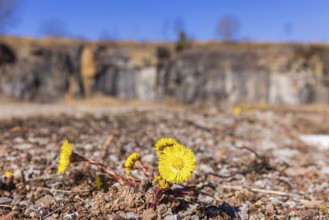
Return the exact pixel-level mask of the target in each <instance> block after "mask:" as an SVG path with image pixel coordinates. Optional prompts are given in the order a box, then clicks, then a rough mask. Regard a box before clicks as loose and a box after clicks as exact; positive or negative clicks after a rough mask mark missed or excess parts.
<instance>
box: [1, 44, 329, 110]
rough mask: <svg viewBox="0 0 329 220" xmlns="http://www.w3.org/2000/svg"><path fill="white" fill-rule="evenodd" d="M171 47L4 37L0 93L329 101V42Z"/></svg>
mask: <svg viewBox="0 0 329 220" xmlns="http://www.w3.org/2000/svg"><path fill="white" fill-rule="evenodd" d="M173 48H174V45H171V44H155V43H153V44H152V43H144V44H137V43H135V44H134V43H130V44H128V43H90V42H74V43H72V42H69V43H58V42H57V43H56V44H55V43H49V42H48V44H45V43H44V42H41V40H30V41H29V43H26V42H25V41H23V40H22V39H16V41H13V40H12V39H10V38H1V39H0V94H3V95H7V96H10V97H14V98H17V99H27V100H35V101H45V102H49V101H54V100H57V99H60V98H63V97H64V96H65V95H68V94H69V95H72V96H75V97H85V96H89V95H93V94H96V93H101V94H104V95H109V96H114V97H118V98H122V99H142V100H156V99H157V100H158V99H160V100H161V99H163V98H165V97H173V98H176V99H178V100H180V101H182V102H186V103H193V102H232V103H236V102H248V103H269V104H299V103H328V101H329V72H328V71H329V66H328V64H329V47H328V46H327V45H302V44H256V43H255V44H252V43H236V44H223V43H222V44H220V43H212V44H210V43H209V44H200V43H195V44H193V45H192V46H191V47H190V48H188V49H185V50H184V51H182V52H175V50H174V49H173ZM84 53H85V54H87V55H88V56H87V55H83V54H84ZM83 57H87V58H88V59H87V58H83ZM91 59H93V60H91ZM87 70H88V71H87Z"/></svg>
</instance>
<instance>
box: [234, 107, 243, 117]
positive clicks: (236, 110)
mask: <svg viewBox="0 0 329 220" xmlns="http://www.w3.org/2000/svg"><path fill="white" fill-rule="evenodd" d="M241 113H242V108H241V107H240V106H237V107H235V108H234V115H236V116H240V115H241Z"/></svg>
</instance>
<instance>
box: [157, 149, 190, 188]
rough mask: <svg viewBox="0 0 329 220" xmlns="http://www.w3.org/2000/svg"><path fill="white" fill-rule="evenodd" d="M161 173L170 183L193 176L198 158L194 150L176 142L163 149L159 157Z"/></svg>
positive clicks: (179, 181)
mask: <svg viewBox="0 0 329 220" xmlns="http://www.w3.org/2000/svg"><path fill="white" fill-rule="evenodd" d="M158 169H159V173H160V175H161V176H162V177H163V179H165V180H166V181H168V182H170V183H183V182H185V181H187V180H189V179H190V178H191V177H192V173H193V171H194V170H195V169H196V158H195V155H194V153H193V151H192V150H190V149H189V148H186V147H184V146H183V145H181V144H175V145H173V146H172V147H167V148H165V149H164V150H163V152H162V153H161V154H160V157H159V167H158Z"/></svg>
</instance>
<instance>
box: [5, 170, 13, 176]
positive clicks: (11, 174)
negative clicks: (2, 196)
mask: <svg viewBox="0 0 329 220" xmlns="http://www.w3.org/2000/svg"><path fill="white" fill-rule="evenodd" d="M5 176H6V177H7V178H10V177H11V176H13V173H12V172H10V171H6V173H5Z"/></svg>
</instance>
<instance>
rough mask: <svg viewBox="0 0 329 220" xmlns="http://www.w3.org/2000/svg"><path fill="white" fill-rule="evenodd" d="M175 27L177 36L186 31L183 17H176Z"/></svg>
mask: <svg viewBox="0 0 329 220" xmlns="http://www.w3.org/2000/svg"><path fill="white" fill-rule="evenodd" d="M173 28H174V32H175V34H176V36H179V35H180V33H181V32H185V23H184V20H183V19H182V18H176V20H175V21H174V27H173Z"/></svg>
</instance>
